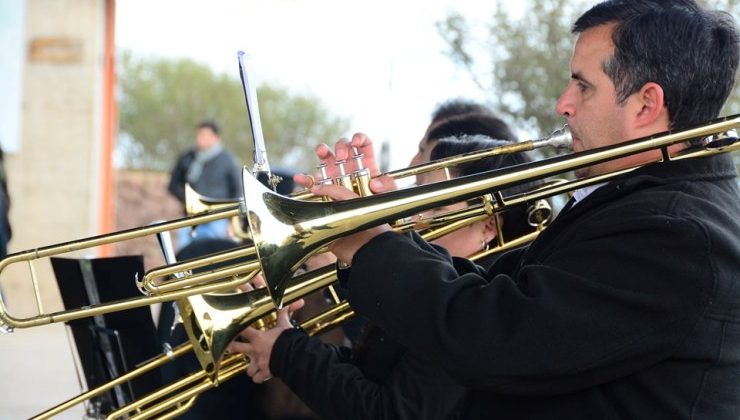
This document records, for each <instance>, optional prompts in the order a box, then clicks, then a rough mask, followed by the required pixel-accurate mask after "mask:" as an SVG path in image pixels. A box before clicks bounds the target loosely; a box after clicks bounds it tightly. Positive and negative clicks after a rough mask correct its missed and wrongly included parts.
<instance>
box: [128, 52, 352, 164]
mask: <svg viewBox="0 0 740 420" xmlns="http://www.w3.org/2000/svg"><path fill="white" fill-rule="evenodd" d="M118 88H119V99H120V100H119V111H120V129H119V133H120V134H119V140H118V145H117V150H116V155H117V160H118V163H119V165H120V166H122V167H126V168H131V169H151V170H159V171H167V170H169V169H171V166H172V165H173V164H174V161H175V159H176V158H177V155H178V154H179V153H181V152H182V151H183V150H185V149H187V148H189V147H192V146H193V145H194V143H195V128H196V126H197V125H198V124H199V123H200V122H201V121H203V120H214V121H216V122H218V124H219V125H220V126H221V137H222V139H223V141H224V144H225V145H226V147H227V148H229V149H230V150H232V151H233V152H234V153H235V154H236V155H237V156H238V158H239V159H240V160H241V161H242V162H244V163H245V164H247V163H248V162H251V161H252V135H251V131H250V127H249V119H248V117H247V109H246V104H245V102H244V94H243V93H242V87H241V81H240V80H239V79H238V76H234V77H232V76H229V75H224V74H215V73H214V72H213V71H212V70H210V69H209V68H208V67H207V66H205V65H203V64H199V63H197V62H194V61H192V60H188V59H163V58H146V59H137V58H134V57H133V56H132V55H131V54H130V53H125V54H124V55H123V57H122V60H121V61H120V69H119V85H118ZM257 97H258V100H259V108H260V116H261V122H262V129H263V133H264V137H265V143H266V147H267V150H268V157H269V159H270V163H271V164H272V165H273V166H288V167H291V168H294V169H299V170H307V169H309V167H310V162H313V160H314V158H313V146H314V145H315V144H318V143H319V142H323V141H327V140H331V139H336V138H339V137H341V136H342V135H344V134H345V132H346V130H347V129H348V127H349V121H348V120H347V119H345V118H341V117H337V116H334V115H332V114H331V113H330V112H329V111H328V110H327V109H326V107H325V106H324V105H323V104H322V103H321V102H320V101H319V100H318V99H316V98H315V97H313V96H311V95H304V94H292V93H291V92H289V91H288V90H287V89H285V88H283V87H279V86H272V85H269V84H261V85H260V86H259V87H258V89H257Z"/></svg>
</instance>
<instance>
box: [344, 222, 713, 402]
mask: <svg viewBox="0 0 740 420" xmlns="http://www.w3.org/2000/svg"><path fill="white" fill-rule="evenodd" d="M601 216H603V218H604V219H605V220H609V223H603V222H602V223H601V224H599V225H598V226H597V225H596V224H594V225H593V226H588V225H587V226H581V228H582V229H579V230H578V232H579V236H575V237H572V238H568V246H567V247H562V249H560V250H554V251H553V252H550V253H548V255H547V257H545V259H544V260H542V261H532V262H530V263H528V264H526V265H524V266H522V267H521V268H518V269H517V270H515V271H511V270H512V267H513V266H515V265H516V264H512V260H511V259H507V258H504V259H503V260H502V261H501V262H500V263H497V264H495V265H494V266H493V267H492V268H491V271H490V272H489V273H485V272H483V271H482V270H481V269H480V268H479V267H477V266H475V265H473V264H469V263H467V264H466V263H464V262H463V261H460V262H457V263H455V262H454V261H452V260H450V258H449V257H447V256H445V255H443V254H440V253H439V252H436V251H435V250H433V249H431V248H430V247H429V246H424V245H423V244H421V243H419V242H418V241H415V240H413V239H409V238H408V237H405V236H403V235H398V234H395V233H392V232H388V233H385V234H382V235H380V236H378V237H376V238H374V239H373V240H371V241H370V242H369V243H368V244H366V245H365V246H363V247H362V248H361V249H360V250H359V251H358V252H357V253H356V254H355V258H354V260H353V263H352V269H351V270H350V273H349V281H348V287H349V301H350V304H351V305H352V307H353V308H354V309H355V310H356V311H357V312H358V313H359V314H361V315H363V316H366V317H367V318H369V319H370V320H371V321H372V322H374V323H376V324H378V325H379V326H380V327H381V328H383V329H384V330H385V331H386V332H387V333H388V334H389V335H390V336H391V337H392V338H394V339H396V340H398V341H399V342H400V343H401V344H403V345H405V346H407V347H409V348H411V349H414V350H416V351H417V352H422V353H424V354H427V355H429V356H430V357H431V358H432V359H433V360H435V361H436V362H437V363H439V364H440V366H443V367H444V369H445V370H446V371H447V372H448V373H449V374H450V376H452V377H453V378H454V379H455V380H456V381H458V382H459V383H460V384H462V385H464V386H468V387H475V388H489V389H493V390H496V391H497V392H502V393H510V394H522V395H552V394H554V393H562V392H568V391H575V390H578V389H582V388H585V387H589V386H594V385H597V384H599V383H604V382H606V381H609V380H613V379H615V378H618V377H621V376H623V375H627V374H630V373H633V372H635V371H638V370H640V369H643V368H645V367H647V366H650V365H651V364H653V363H655V362H656V361H658V360H660V359H661V358H664V357H666V355H667V354H669V352H670V351H672V350H673V349H674V348H675V346H677V345H679V344H680V343H681V342H682V340H684V338H685V337H686V336H687V335H688V334H689V332H690V330H691V328H692V327H693V326H694V325H695V323H696V322H697V320H698V318H699V316H700V314H701V312H702V310H703V307H704V304H705V303H706V301H707V300H708V295H709V292H710V289H711V282H712V281H711V275H709V276H707V273H708V272H710V271H711V267H710V265H709V264H706V263H705V262H706V261H708V260H709V258H708V255H707V254H708V247H707V246H706V243H707V240H706V237H705V235H704V233H703V231H702V229H701V228H700V227H699V226H698V225H697V224H696V223H692V221H690V220H679V219H676V218H671V217H668V216H663V215H642V216H641V217H639V218H631V219H630V218H627V219H624V220H620V219H619V218H618V217H614V216H613V215H612V216H611V217H607V216H604V215H601ZM683 241H692V242H693V243H695V244H696V250H695V254H694V255H690V256H689V255H687V256H686V258H679V259H678V261H673V260H671V261H661V262H658V260H657V257H656V253H657V254H658V255H667V254H669V250H671V249H674V248H675V243H680V242H683ZM703 244H704V245H703ZM519 252H521V251H519ZM624 261H629V262H630V263H629V264H623V263H621V262H624ZM687 261H689V262H687ZM702 278H704V279H706V280H705V281H696V279H702Z"/></svg>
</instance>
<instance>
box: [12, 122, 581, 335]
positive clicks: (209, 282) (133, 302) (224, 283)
mask: <svg viewBox="0 0 740 420" xmlns="http://www.w3.org/2000/svg"><path fill="white" fill-rule="evenodd" d="M569 139H570V133H569V132H568V130H567V129H565V128H564V129H561V130H558V131H555V132H554V133H553V134H552V135H551V136H549V137H545V138H542V139H538V140H528V141H524V142H521V143H517V144H514V145H508V146H503V147H497V148H492V149H488V150H482V151H479V152H476V153H468V154H466V155H460V156H459V157H455V158H449V159H443V160H440V161H436V162H429V163H427V164H423V165H418V166H416V167H412V168H408V169H404V170H402V171H397V172H389V173H387V174H385V175H387V176H390V177H393V178H395V179H398V178H401V177H402V176H409V175H416V174H419V173H424V172H429V171H434V170H438V169H442V168H445V167H449V166H452V165H455V164H460V163H464V162H469V161H473V160H476V159H480V158H483V157H487V156H494V155H499V154H506V153H516V152H521V151H525V150H532V149H534V148H538V147H544V146H552V147H557V148H560V147H565V146H566V145H567V144H569ZM355 158H356V159H359V158H361V156H359V155H357V156H355ZM367 180H369V178H366V181H365V183H366V182H367ZM320 182H321V181H320ZM192 193H193V194H191V197H194V198H191V200H190V202H191V203H192V205H191V206H190V209H189V210H188V211H190V212H195V215H193V216H189V217H185V218H181V219H176V220H172V221H168V222H162V223H156V224H153V225H149V226H146V227H140V228H135V229H128V230H123V231H119V232H114V233H110V234H104V235H98V236H93V237H89V238H84V239H78V240H74V241H69V242H64V243H60V244H55V245H50V246H45V247H41V248H36V249H31V250H27V251H21V252H17V253H13V254H10V255H8V256H7V257H6V258H4V259H2V260H0V273H2V271H3V270H4V269H5V268H7V267H8V266H9V265H11V264H14V263H20V262H26V263H28V265H29V266H30V267H31V280H32V282H33V283H34V286H35V287H34V289H35V290H38V285H37V280H36V278H35V275H34V274H33V273H34V270H33V261H35V260H38V259H41V258H46V257H53V256H56V255H60V254H64V253H67V252H74V251H79V250H83V249H89V248H93V247H96V246H101V245H106V244H112V243H116V242H121V241H126V240H131V239H136V238H141V237H145V236H148V235H155V234H157V233H161V232H165V231H170V230H175V229H181V228H187V227H193V226H196V225H199V224H202V223H208V222H211V221H215V220H221V219H234V218H238V217H240V216H243V215H244V213H243V211H244V210H243V208H241V207H242V206H241V201H239V200H236V201H235V200H216V199H209V198H205V197H198V196H196V195H194V193H195V192H194V191H192ZM298 197H302V198H305V199H306V200H314V199H316V198H317V197H314V196H313V194H311V193H299V194H296V195H294V196H293V198H298ZM294 201H296V202H300V203H305V204H308V203H309V201H301V200H294ZM245 234H246V233H245ZM256 257H257V250H256V249H255V248H254V246H250V245H245V246H243V247H240V248H237V249H234V250H230V251H226V252H221V253H216V254H212V255H209V256H206V257H203V258H198V259H195V260H191V261H183V262H178V263H175V264H168V265H164V266H161V267H157V268H154V269H152V270H149V271H148V272H147V273H145V274H144V276H143V278H142V279H137V284H138V286H139V288H140V289H141V291H142V293H143V294H144V295H146V296H142V297H139V298H132V299H127V300H121V301H117V302H110V303H101V304H98V305H93V306H90V307H84V308H77V309H68V310H64V311H57V312H52V313H45V312H44V311H43V307H42V305H41V300H40V296H39V295H38V293H37V294H36V301H37V306H38V308H39V314H38V315H36V316H31V317H26V318H21V317H16V316H13V315H12V314H11V313H10V312H9V311H8V308H7V305H6V303H5V301H3V300H0V331H6V332H8V331H12V330H13V329H14V328H29V327H34V326H39V325H46V324H50V323H55V322H67V321H71V320H75V319H80V318H85V317H91V316H95V315H102V314H106V313H110V312H117V311H122V310H126V309H132V308H137V307H141V306H147V305H151V304H154V303H161V302H166V301H172V300H176V299H180V298H184V297H187V296H194V295H198V294H202V293H211V292H216V291H220V290H230V289H233V288H234V287H236V286H238V285H240V284H243V283H245V282H247V281H249V279H250V278H251V277H252V276H254V275H255V271H256V270H258V269H259V262H258V260H257V258H256ZM244 259H246V260H247V261H248V262H247V263H239V262H237V261H241V260H244ZM228 261H233V262H234V263H233V264H231V265H229V266H228V267H225V268H223V269H219V270H214V271H210V272H205V273H200V274H196V275H186V276H182V277H180V278H178V279H175V280H170V277H171V276H172V275H173V274H176V273H182V272H187V271H190V270H192V269H194V268H198V267H204V266H208V265H211V264H216V263H223V262H228ZM166 280H167V281H166Z"/></svg>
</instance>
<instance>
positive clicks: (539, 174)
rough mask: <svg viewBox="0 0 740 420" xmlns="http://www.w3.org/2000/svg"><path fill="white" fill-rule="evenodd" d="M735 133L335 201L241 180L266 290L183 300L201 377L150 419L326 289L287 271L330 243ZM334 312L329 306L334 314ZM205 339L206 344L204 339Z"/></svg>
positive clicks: (571, 184) (208, 382)
mask: <svg viewBox="0 0 740 420" xmlns="http://www.w3.org/2000/svg"><path fill="white" fill-rule="evenodd" d="M738 127H740V116H737V115H736V116H732V117H727V118H721V119H718V120H714V121H712V122H710V123H708V124H706V125H702V126H698V127H694V128H690V129H687V130H680V131H669V132H666V133H661V134H658V135H654V136H650V137H645V138H641V139H637V140H633V141H629V142H625V143H621V144H618V145H615V146H609V147H605V148H600V149H595V150H591V151H587V152H580V153H574V154H571V155H566V156H561V157H556V158H551V159H547V160H544V161H541V162H536V163H530V164H525V165H520V166H517V167H513V168H507V169H504V170H497V171H491V172H487V173H482V174H479V175H472V176H467V177H462V178H457V179H453V180H450V181H444V182H441V183H437V184H431V185H426V186H421V187H415V188H411V189H408V190H401V191H396V192H391V193H386V194H383V195H378V196H373V197H362V198H358V199H354V200H347V201H341V202H314V201H310V202H309V201H302V200H295V199H290V198H285V197H281V196H278V195H277V194H274V193H272V192H271V191H270V190H268V189H267V188H264V187H262V185H261V184H258V183H256V181H254V180H253V178H252V177H251V176H249V175H247V174H245V176H244V182H245V185H244V189H245V198H246V203H247V216H248V221H249V223H250V232H251V234H252V235H253V238H254V243H255V249H256V252H257V254H258V256H259V263H260V265H261V267H262V269H263V274H264V275H265V278H266V281H267V283H268V286H267V288H266V289H258V290H255V291H252V292H247V293H238V294H233V295H223V296H218V295H211V296H198V297H196V298H194V299H191V300H199V301H200V302H199V303H197V304H196V305H195V306H193V307H192V308H191V311H190V313H189V314H188V316H186V317H185V318H186V322H185V323H186V325H188V324H190V328H191V329H192V331H193V334H190V332H189V336H190V339H191V343H197V345H196V346H194V347H195V348H196V349H198V348H200V351H201V354H202V355H205V356H206V357H205V359H203V358H199V359H200V360H201V363H203V362H204V361H205V362H206V364H205V366H204V371H203V372H201V373H200V374H199V376H198V377H199V378H200V382H199V383H198V384H197V385H196V386H197V389H190V388H188V389H183V390H181V391H180V392H178V395H179V396H180V397H182V398H174V397H173V401H174V400H177V401H176V402H172V403H170V402H169V398H168V400H165V401H160V402H157V403H155V406H156V407H157V409H156V410H155V411H156V413H154V414H151V415H154V416H156V415H157V414H160V413H162V412H163V411H164V410H167V409H169V407H171V406H173V404H174V407H175V409H179V408H180V407H184V406H185V405H187V404H192V402H187V401H190V398H191V397H192V396H194V395H197V394H198V393H199V392H201V391H199V390H202V389H208V388H210V387H213V386H215V385H216V383H217V382H218V381H219V380H226V376H227V375H231V374H235V373H233V370H232V369H231V368H232V366H233V365H231V362H230V360H231V357H232V356H229V357H227V358H225V359H224V360H222V361H220V360H221V356H222V353H223V351H222V350H223V348H225V346H223V348H221V347H222V344H220V343H228V342H230V341H231V340H232V339H233V338H234V337H236V336H237V335H238V333H239V331H241V330H242V329H243V328H244V327H246V326H247V325H250V324H251V323H252V322H254V321H256V320H258V319H260V318H262V317H263V316H265V315H266V314H268V313H269V312H271V311H272V310H274V309H275V307H276V303H284V302H290V301H292V300H295V299H298V298H300V297H302V296H304V295H306V294H308V293H310V292H313V291H315V290H318V289H320V288H323V287H324V286H325V285H328V284H330V283H332V282H333V281H334V276H335V272H334V270H333V268H332V267H326V268H324V269H321V270H318V271H315V272H312V273H306V274H305V275H301V276H298V277H291V276H289V274H290V273H292V269H293V267H294V266H297V265H299V264H300V263H302V262H303V261H304V260H305V259H307V258H308V256H309V255H310V254H311V252H312V251H315V250H316V249H318V248H320V247H322V246H323V245H325V244H327V243H328V242H330V241H331V240H333V239H336V238H339V237H341V236H344V235H347V234H349V233H352V232H355V231H358V230H361V229H365V228H367V227H370V226H374V225H378V224H381V223H385V222H387V221H390V220H395V219H398V218H400V217H404V216H408V215H412V214H416V213H418V212H420V211H423V210H426V209H429V208H433V207H438V206H441V205H445V204H448V203H454V202H458V201H463V200H466V199H469V198H472V197H476V196H481V195H483V194H484V193H487V192H489V191H500V190H502V189H505V188H508V187H511V186H514V185H519V184H523V183H526V182H529V181H533V180H538V179H543V178H547V177H549V176H552V175H557V174H560V173H563V172H567V171H570V170H573V169H576V168H580V167H585V166H589V165H593V164H596V163H600V162H605V161H608V160H613V159H619V158H621V157H625V156H629V155H633V154H637V153H642V152H645V151H648V150H661V151H662V155H663V159H662V160H672V159H673V160H675V159H685V158H700V157H705V156H710V155H713V154H718V153H725V152H731V151H735V150H739V149H740V143H738V142H737V141H736V140H737V135H736V134H734V135H732V134H728V135H725V134H724V133H725V132H730V131H733V130H736V129H737V128H738ZM709 137H711V140H707V141H706V142H705V144H706V147H705V148H704V149H702V150H698V151H692V152H689V153H685V154H682V155H679V156H676V157H672V156H670V154H669V153H668V147H669V146H671V145H673V144H678V143H682V142H685V141H688V140H692V139H697V138H701V139H704V138H709ZM633 169H634V168H627V169H624V170H619V171H615V172H612V173H607V174H602V175H599V176H595V177H590V178H585V179H578V180H573V181H568V182H564V183H558V184H552V185H548V186H546V187H543V188H539V189H536V190H534V191H529V192H526V193H522V194H519V195H516V196H511V197H503V195H502V194H501V193H500V192H494V193H492V194H491V197H492V200H491V205H492V206H493V207H494V209H495V211H505V210H506V209H508V208H510V207H511V206H515V205H518V204H522V203H527V202H532V201H534V200H538V199H540V198H544V197H548V196H551V195H556V194H560V193H563V192H567V191H571V190H573V189H576V188H581V187H584V186H587V185H592V184H596V183H600V182H604V181H607V180H610V179H613V178H615V177H618V176H622V175H624V174H627V173H628V172H629V171H631V170H633ZM281 235H282V236H281ZM281 270H282V271H281ZM340 308H341V307H340V306H337V307H336V308H335V309H337V310H339V309H340ZM214 315H217V316H218V319H219V324H218V325H217V324H216V323H214V322H213V321H214V320H215V318H214ZM322 322H323V321H322ZM316 325H317V326H318V325H321V323H320V322H319V323H317V324H316ZM205 337H210V338H208V339H207V340H205V339H204V338H205ZM219 349H220V350H219ZM219 361H220V362H219ZM244 366H246V365H244ZM241 369H243V367H242V368H241ZM241 371H242V370H238V372H241ZM211 378H213V379H211ZM188 383H191V382H188ZM173 386H174V385H173ZM157 398H159V397H157ZM183 398H184V400H183ZM155 400H156V399H155ZM152 401H154V400H152ZM183 401H184V402H183ZM142 407H143V404H142V405H138V406H135V407H130V408H129V411H127V413H132V412H135V413H138V412H140V414H141V415H142V417H148V415H145V414H144V413H145V412H144V411H140V410H142ZM173 415H176V414H173ZM163 416H169V415H168V414H163ZM165 418H169V417H165Z"/></svg>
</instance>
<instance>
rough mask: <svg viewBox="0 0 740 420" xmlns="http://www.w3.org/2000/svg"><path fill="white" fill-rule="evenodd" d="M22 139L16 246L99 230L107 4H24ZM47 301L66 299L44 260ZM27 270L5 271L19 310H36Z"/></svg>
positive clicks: (14, 169)
mask: <svg viewBox="0 0 740 420" xmlns="http://www.w3.org/2000/svg"><path fill="white" fill-rule="evenodd" d="M25 4H26V11H25V17H26V22H25V32H26V33H25V38H24V40H25V45H24V50H25V51H24V53H25V55H26V56H25V61H24V70H23V94H22V111H21V119H22V121H21V142H20V148H19V150H18V152H17V153H14V154H12V155H8V156H7V163H6V165H7V172H8V179H9V188H8V189H9V192H10V195H11V199H12V208H11V224H12V227H13V232H14V236H13V239H12V241H11V243H10V252H15V251H19V250H24V249H29V248H35V247H40V246H45V245H50V244H54V243H58V242H62V241H68V240H72V239H76V238H81V237H84V236H90V235H92V234H94V233H95V227H96V226H97V217H98V205H99V200H98V194H99V193H98V192H99V190H100V185H99V183H98V180H99V179H100V172H99V166H100V158H99V147H100V144H101V138H102V133H101V124H102V114H101V104H102V99H101V98H102V95H101V92H102V87H103V86H102V83H103V82H102V76H103V73H102V71H103V59H102V58H103V45H104V26H105V25H104V23H105V20H104V11H105V10H104V9H105V2H103V1H100V0H30V1H27V2H25ZM37 270H38V277H39V281H40V283H41V284H40V289H41V291H42V297H43V303H44V305H45V306H47V309H59V308H61V303H60V300H59V297H58V292H57V291H56V286H55V282H54V280H53V278H52V276H51V274H50V271H49V269H48V264H46V263H41V264H38V267H37ZM27 273H28V268H27V267H23V268H22V269H21V268H20V267H11V269H10V270H7V271H5V272H3V273H2V276H0V281H2V285H3V289H4V290H5V292H6V295H8V296H12V297H13V298H12V307H11V310H12V309H17V310H20V311H23V312H26V310H30V308H28V306H29V303H30V302H32V301H33V298H32V295H30V292H31V290H32V288H31V282H30V281H29V278H28V276H27Z"/></svg>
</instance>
